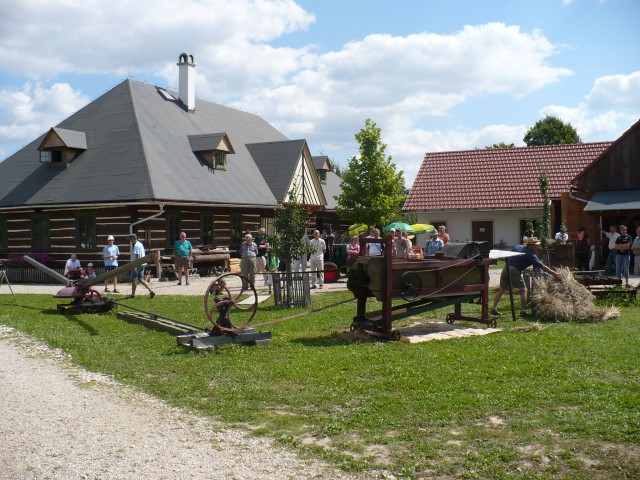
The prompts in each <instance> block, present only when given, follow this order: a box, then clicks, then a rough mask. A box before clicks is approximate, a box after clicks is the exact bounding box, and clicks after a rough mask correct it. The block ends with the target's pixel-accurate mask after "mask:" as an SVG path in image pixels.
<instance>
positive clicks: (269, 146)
mask: <svg viewBox="0 0 640 480" xmlns="http://www.w3.org/2000/svg"><path fill="white" fill-rule="evenodd" d="M304 145H305V141H304V140H287V141H281V142H266V143H265V142H263V143H254V144H250V145H247V148H248V149H249V152H250V153H251V156H252V157H253V159H254V160H255V162H256V164H257V165H258V168H259V169H260V172H261V173H262V176H263V177H264V178H265V180H266V181H267V184H269V186H270V187H271V191H272V193H273V195H274V196H275V197H276V199H278V201H283V200H284V199H285V197H286V196H287V194H288V193H289V192H288V188H289V185H290V184H291V179H292V178H293V174H294V172H295V169H296V166H297V165H298V162H299V161H300V156H301V155H302V152H303V149H304Z"/></svg>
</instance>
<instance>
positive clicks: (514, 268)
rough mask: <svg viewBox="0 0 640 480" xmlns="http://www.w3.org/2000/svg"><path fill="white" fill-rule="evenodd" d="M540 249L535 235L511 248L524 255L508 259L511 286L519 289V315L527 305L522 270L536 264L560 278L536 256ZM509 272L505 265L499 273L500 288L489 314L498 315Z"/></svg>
mask: <svg viewBox="0 0 640 480" xmlns="http://www.w3.org/2000/svg"><path fill="white" fill-rule="evenodd" d="M539 250H540V241H539V240H538V239H537V238H536V237H529V238H527V240H526V244H525V245H516V246H515V247H513V248H512V249H511V251H512V252H518V253H523V254H524V255H518V256H516V257H511V258H510V259H509V264H508V265H509V270H508V272H509V273H510V274H511V286H512V287H513V288H519V289H520V315H521V316H525V315H526V311H525V307H526V305H527V286H526V284H525V283H524V279H523V278H522V272H523V271H524V270H525V269H526V268H528V267H530V266H531V265H537V266H538V267H540V268H541V269H542V270H543V271H544V272H546V273H548V274H549V275H551V276H553V278H555V279H556V280H560V275H558V274H557V273H556V272H554V271H553V270H551V269H550V268H549V267H547V266H546V265H544V264H543V263H542V261H541V260H540V259H539V258H538V255H537V253H538V251H539ZM509 273H507V266H506V265H505V266H504V268H503V269H502V273H501V274H500V288H499V289H498V293H496V296H495V298H494V299H493V308H492V309H491V311H490V312H489V313H491V315H500V312H498V310H496V307H497V306H498V302H499V301H500V297H502V294H503V293H504V291H505V290H506V289H507V288H509Z"/></svg>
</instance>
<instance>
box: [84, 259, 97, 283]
mask: <svg viewBox="0 0 640 480" xmlns="http://www.w3.org/2000/svg"><path fill="white" fill-rule="evenodd" d="M83 278H84V279H85V280H91V279H93V278H96V271H95V269H94V268H93V263H87V269H86V270H85V272H84V276H83Z"/></svg>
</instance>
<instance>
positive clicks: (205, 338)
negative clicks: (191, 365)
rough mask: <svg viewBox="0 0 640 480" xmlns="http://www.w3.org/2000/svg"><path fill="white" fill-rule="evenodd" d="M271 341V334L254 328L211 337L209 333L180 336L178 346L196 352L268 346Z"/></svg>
mask: <svg viewBox="0 0 640 480" xmlns="http://www.w3.org/2000/svg"><path fill="white" fill-rule="evenodd" d="M270 339H271V332H257V331H256V330H255V329H253V328H245V329H244V330H241V331H239V332H238V333H237V334H235V335H234V334H226V335H218V336H214V337H212V336H209V334H208V333H196V334H193V335H180V336H178V337H177V338H176V340H177V342H178V346H182V347H189V348H193V349H196V350H205V349H215V347H216V346H218V345H230V344H236V343H240V344H244V345H267V344H268V343H269V340H270Z"/></svg>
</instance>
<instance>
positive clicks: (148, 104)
mask: <svg viewBox="0 0 640 480" xmlns="http://www.w3.org/2000/svg"><path fill="white" fill-rule="evenodd" d="M57 127H58V128H61V129H65V130H71V131H76V132H84V133H85V134H86V138H87V149H86V150H85V151H83V152H82V153H81V154H80V155H79V156H78V157H77V158H76V159H75V160H74V161H73V162H72V163H71V164H70V165H69V166H68V167H67V168H63V167H61V166H52V165H50V164H41V163H39V154H38V151H37V148H38V145H40V143H41V142H42V140H43V138H44V135H42V136H40V137H39V138H37V139H36V140H34V141H33V142H31V143H30V144H29V145H27V146H26V147H24V148H22V149H21V150H20V151H18V152H16V153H15V154H14V155H12V156H10V157H9V158H7V159H6V160H5V161H3V162H2V163H0V207H9V206H29V205H60V204H77V203H103V202H129V201H183V202H196V203H210V204H211V203H216V204H247V205H255V206H273V205H275V204H276V203H277V201H276V197H275V196H274V195H273V193H272V191H271V189H270V188H269V185H267V182H266V181H265V179H264V178H263V176H262V175H261V173H260V169H259V168H258V166H257V165H256V163H255V162H254V160H253V158H252V157H251V155H250V153H249V150H248V149H247V147H246V144H256V143H260V142H274V141H284V140H286V137H285V136H284V135H283V134H282V133H280V132H279V131H278V130H276V129H275V128H274V127H272V126H271V125H269V124H268V123H267V122H266V121H264V120H263V119H262V118H260V117H259V116H257V115H254V114H251V113H247V112H243V111H240V110H237V109H234V108H230V107H225V106H222V105H218V104H215V103H211V102H206V101H204V100H200V99H198V100H197V101H196V110H195V112H191V113H190V112H186V111H185V110H184V109H183V108H182V107H181V105H180V103H179V102H176V101H171V100H167V99H166V98H165V97H164V96H163V95H161V94H160V93H159V91H158V89H157V88H156V87H154V86H151V85H147V84H144V83H141V82H138V81H135V80H131V79H127V80H125V81H123V82H122V83H120V84H118V85H116V86H115V87H114V88H113V89H111V90H110V91H108V92H107V93H105V94H104V95H102V96H101V97H99V98H97V99H96V100H94V101H93V102H91V103H90V104H89V105H87V106H86V107H84V108H83V109H81V110H80V111H78V112H77V113H75V114H73V115H72V116H70V117H69V118H67V119H66V120H64V121H62V122H61V123H60V124H59V125H57ZM220 132H225V133H226V134H227V136H228V137H229V141H230V142H231V145H233V148H234V149H235V154H233V155H229V156H228V157H227V171H221V170H215V171H212V170H210V169H209V168H208V166H207V165H206V163H205V162H204V161H203V160H202V159H200V158H199V156H198V155H196V154H194V152H193V151H192V148H191V145H190V143H189V138H188V137H189V135H208V134H214V133H220Z"/></svg>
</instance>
